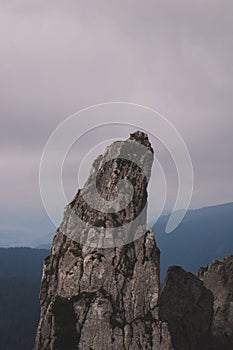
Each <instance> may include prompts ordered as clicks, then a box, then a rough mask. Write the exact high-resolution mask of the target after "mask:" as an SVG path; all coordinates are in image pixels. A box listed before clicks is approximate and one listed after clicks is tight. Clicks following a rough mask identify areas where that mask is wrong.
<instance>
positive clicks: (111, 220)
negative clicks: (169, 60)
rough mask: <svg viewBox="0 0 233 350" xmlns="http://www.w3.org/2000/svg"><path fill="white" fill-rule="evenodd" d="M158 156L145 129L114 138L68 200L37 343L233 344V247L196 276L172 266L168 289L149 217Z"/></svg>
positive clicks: (183, 347)
mask: <svg viewBox="0 0 233 350" xmlns="http://www.w3.org/2000/svg"><path fill="white" fill-rule="evenodd" d="M153 157H154V152H153V149H152V147H151V144H150V142H149V139H148V136H147V135H146V134H145V133H143V132H140V131H137V132H135V133H133V134H131V135H130V137H129V139H128V140H125V141H117V142H114V143H113V144H112V145H110V146H109V147H107V149H106V151H105V153H104V154H103V155H100V156H99V157H98V158H97V159H96V160H95V161H94V163H93V166H92V169H91V171H90V175H89V178H88V180H87V182H86V184H85V185H84V187H83V189H79V190H78V191H77V193H76V195H75V196H74V199H73V200H72V201H71V203H70V204H69V205H67V207H66V208H65V212H64V217H63V220H62V223H61V225H60V227H59V228H58V229H57V231H56V233H55V236H54V239H53V244H52V247H51V250H50V254H49V256H48V257H47V258H46V259H45V262H44V269H43V276H42V282H41V292H40V303H41V316H40V322H39V326H38V330H37V335H36V340H35V346H34V350H75V349H81V350H121V349H122V350H139V349H140V350H141V349H145V350H172V349H174V350H202V349H203V350H212V349H213V350H229V349H233V279H232V276H233V256H229V257H227V258H226V259H224V260H223V261H214V262H213V264H212V265H207V266H205V267H203V268H201V269H200V270H199V271H198V273H197V275H196V276H194V275H193V274H191V273H189V272H186V271H184V270H183V269H182V268H181V267H179V266H173V267H170V268H169V269H168V272H167V276H166V279H165V282H164V286H163V288H162V291H161V292H160V251H159V249H158V247H157V246H156V242H155V239H154V232H153V230H152V229H148V228H147V227H146V211H147V185H148V181H149V178H150V173H151V167H152V163H153ZM174 249H175V248H174Z"/></svg>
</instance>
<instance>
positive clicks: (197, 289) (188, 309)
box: [159, 266, 213, 350]
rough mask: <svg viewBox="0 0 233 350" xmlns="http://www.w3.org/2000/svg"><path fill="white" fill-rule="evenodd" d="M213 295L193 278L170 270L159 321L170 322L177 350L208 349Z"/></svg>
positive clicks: (179, 268)
mask: <svg viewBox="0 0 233 350" xmlns="http://www.w3.org/2000/svg"><path fill="white" fill-rule="evenodd" d="M212 315H213V295H212V293H211V292H210V291H209V290H208V289H206V288H205V287H204V286H203V284H202V282H201V281H200V280H199V279H198V278H197V277H195V276H194V275H193V274H191V273H189V272H186V271H185V270H183V269H182V268H181V267H179V266H172V267H170V268H169V269H168V272H167V275H166V279H165V282H164V286H163V289H162V292H161V296H160V301H159V318H160V319H161V320H163V321H166V322H168V325H169V330H170V333H171V337H172V342H173V346H174V348H175V349H176V350H186V349H189V350H198V349H203V350H204V349H208V346H209V342H210V341H209V338H210V327H211V321H212Z"/></svg>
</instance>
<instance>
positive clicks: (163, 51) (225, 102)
mask: <svg viewBox="0 0 233 350" xmlns="http://www.w3.org/2000/svg"><path fill="white" fill-rule="evenodd" d="M0 8H1V14H0V33H1V34H0V43H1V45H0V60H1V65H0V91H1V95H0V109H1V110H0V115H1V130H0V145H1V161H2V163H4V172H2V177H3V181H2V185H3V186H2V190H1V191H2V193H3V195H4V197H5V202H6V203H5V206H11V205H12V202H13V199H14V197H15V196H17V198H18V200H17V201H15V206H16V207H19V206H20V204H19V203H20V202H22V200H21V197H22V195H23V193H24V192H28V193H30V201H29V202H30V203H29V202H28V201H26V200H25V202H24V206H25V210H26V209H27V208H29V207H30V208H31V207H35V208H37V207H39V206H40V204H41V202H40V196H39V191H38V164H39V159H40V154H41V152H42V150H43V146H44V144H45V142H46V140H47V138H48V137H49V135H50V133H51V132H52V131H53V129H54V128H55V127H56V126H57V125H58V124H59V123H60V122H62V121H63V120H64V118H66V117H67V116H69V115H70V114H72V113H74V112H76V111H77V110H79V109H81V108H84V107H86V106H89V105H93V104H96V103H101V102H108V101H119V100H122V101H129V102H135V103H139V104H144V105H148V106H150V107H152V108H154V109H156V110H158V111H159V112H161V113H162V114H164V115H165V116H166V117H167V118H168V119H169V120H170V121H171V122H172V123H174V125H175V126H176V127H177V129H178V130H179V131H180V133H181V134H182V136H183V137H184V139H185V141H186V143H187V145H188V147H189V149H190V153H191V156H192V159H193V163H194V172H195V175H196V177H195V188H194V198H193V202H192V206H194V207H195V206H202V205H206V204H214V203H216V202H224V201H230V200H233V198H232V193H231V191H230V190H229V189H230V188H232V176H233V165H232V153H231V150H232V149H233V139H232V127H233V119H232V110H233V100H232V90H233V83H232V81H233V79H232V78H233V66H232V61H233V45H232V32H233V22H232V15H233V5H232V2H231V1H228V0H223V1H221V2H220V1H217V0H206V1H205V2H203V1H195V0H193V1H189V2H187V1H184V0H176V1H172V0H170V1H147V2H141V1H129V0H128V1H118V2H109V1H98V4H97V3H94V2H91V1H78V2H77V1H71V0H70V1H49V2H48V1H33V2H32V1H29V0H27V1H22V0H21V1H16V0H14V1H13V0H12V1H8V2H6V1H3V0H1V1H0ZM108 133H109V134H110V135H111V136H113V135H114V134H116V137H121V136H122V137H125V135H126V130H125V129H124V130H123V129H121V128H119V129H114V130H113V131H111V132H110V131H108ZM113 137H114V136H113ZM98 139H99V136H98V135H96V136H93V142H94V141H95V140H96V141H97V140H98ZM88 142H89V141H88V140H87V143H86V145H85V142H84V143H83V144H82V145H81V144H80V145H79V147H80V148H79V153H76V155H75V154H74V155H73V157H74V158H75V157H77V159H70V161H69V162H70V163H69V162H67V165H68V166H69V165H70V169H68V170H66V171H65V175H64V176H65V178H66V183H67V191H68V193H71V192H72V190H73V187H74V186H75V180H72V171H73V169H74V168H75V166H76V165H77V163H78V162H79V159H80V158H81V154H85V152H86V151H87V150H88V148H89V147H90V144H89V143H88ZM155 146H156V147H157V148H158V153H159V155H160V158H161V162H163V164H164V167H165V168H166V169H168V174H167V177H168V182H169V188H170V192H169V201H168V203H167V206H169V205H170V202H171V201H172V200H174V192H175V189H176V181H177V179H176V174H175V171H174V169H173V171H171V172H170V170H171V167H172V166H169V164H170V162H171V161H170V160H169V159H168V155H167V153H166V152H165V151H164V150H163V148H162V147H161V146H159V145H158V144H157V143H156V142H155ZM25 165H26V169H27V171H26V176H24V169H25ZM7 169H9V171H8V172H7ZM169 169H170V170H169ZM16 173H18V174H19V176H18V177H15V174H16ZM74 176H76V174H75V175H74ZM70 183H72V185H70ZM12 184H13V185H12ZM13 186H14V189H15V190H14V191H13V190H12V187H13ZM10 188H11V190H10V191H9V189H10ZM155 201H156V198H155ZM21 205H22V204H21Z"/></svg>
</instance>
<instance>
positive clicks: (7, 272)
mask: <svg viewBox="0 0 233 350" xmlns="http://www.w3.org/2000/svg"><path fill="white" fill-rule="evenodd" d="M47 254H48V251H46V250H37V249H30V248H7V249H6V248H0V341H1V343H0V348H1V349H4V350H31V349H32V347H33V343H34V340H35V335H36V329H37V324H38V320H39V313H40V306H39V290H40V280H41V273H42V266H43V260H44V257H45V256H46V255H47Z"/></svg>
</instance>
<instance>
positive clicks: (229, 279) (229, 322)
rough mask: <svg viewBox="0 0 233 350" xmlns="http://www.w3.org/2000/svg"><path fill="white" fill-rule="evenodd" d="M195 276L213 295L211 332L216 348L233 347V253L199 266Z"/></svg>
mask: <svg viewBox="0 0 233 350" xmlns="http://www.w3.org/2000/svg"><path fill="white" fill-rule="evenodd" d="M197 276H198V278H200V280H202V281H203V284H204V286H205V287H206V288H208V289H209V290H211V292H212V293H213V295H214V315H213V321H212V327H211V332H212V334H213V336H214V338H215V344H216V348H218V349H233V255H230V256H228V257H226V258H225V259H224V260H222V261H218V260H215V261H214V262H213V264H211V265H206V266H205V267H202V268H200V270H199V271H198V273H197Z"/></svg>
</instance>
